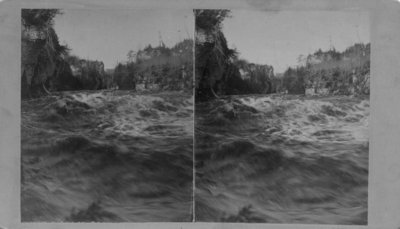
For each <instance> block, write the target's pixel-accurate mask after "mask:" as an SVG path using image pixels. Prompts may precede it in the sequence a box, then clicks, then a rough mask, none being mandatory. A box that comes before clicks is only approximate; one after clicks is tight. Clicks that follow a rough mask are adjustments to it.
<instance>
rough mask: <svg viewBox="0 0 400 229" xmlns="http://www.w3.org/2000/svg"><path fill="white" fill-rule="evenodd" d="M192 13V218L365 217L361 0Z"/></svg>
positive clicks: (363, 220)
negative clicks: (323, 6) (356, 4)
mask: <svg viewBox="0 0 400 229" xmlns="http://www.w3.org/2000/svg"><path fill="white" fill-rule="evenodd" d="M194 13H195V170H196V176H195V179H196V180H195V186H196V187H195V220H196V221H198V222H238V223H239V222H240V223H285V224H336V225H367V224H368V222H367V221H368V220H367V218H368V174H369V169H368V168H369V167H368V165H369V160H368V159H369V114H370V99H369V98H370V54H371V41H370V31H369V29H370V21H369V13H368V11H360V10H340V11H339V10H338V11H334V10H330V11H317V10H315V11H311V10H310V11H307V10H303V11H302V10H298V11H279V10H277V11H272V10H271V11H267V10H265V11H262V10H225V9H215V10H214V9H199V10H194Z"/></svg>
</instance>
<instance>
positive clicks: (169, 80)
mask: <svg viewBox="0 0 400 229" xmlns="http://www.w3.org/2000/svg"><path fill="white" fill-rule="evenodd" d="M127 56H128V61H127V62H126V63H119V64H118V65H117V66H116V67H115V70H114V82H115V84H116V85H117V86H118V88H119V89H132V90H134V89H139V90H140V89H144V90H146V89H157V90H191V89H192V88H193V86H192V85H193V40H192V39H185V40H183V41H181V42H179V43H177V44H176V45H175V46H173V47H172V48H168V47H166V46H165V45H164V44H163V43H162V42H161V44H160V45H159V46H157V47H152V46H151V45H148V46H147V47H146V48H144V49H142V50H138V51H136V52H135V51H133V50H131V51H129V52H128V55H127Z"/></svg>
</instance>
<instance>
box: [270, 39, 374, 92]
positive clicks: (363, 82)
mask: <svg viewBox="0 0 400 229" xmlns="http://www.w3.org/2000/svg"><path fill="white" fill-rule="evenodd" d="M370 53H371V45H370V44H369V43H368V44H361V43H360V44H355V45H353V46H351V47H349V48H347V49H346V50H345V51H343V52H337V51H336V50H335V49H334V48H332V49H331V50H329V51H325V52H324V51H322V50H318V51H316V52H315V53H313V54H310V55H308V56H306V57H302V56H300V58H299V62H300V63H299V64H300V66H298V67H296V68H288V69H287V70H286V71H285V72H284V73H283V77H282V78H280V80H279V83H278V85H277V91H279V92H287V93H289V94H304V93H306V90H308V93H312V94H336V95H351V94H362V95H369V93H370Z"/></svg>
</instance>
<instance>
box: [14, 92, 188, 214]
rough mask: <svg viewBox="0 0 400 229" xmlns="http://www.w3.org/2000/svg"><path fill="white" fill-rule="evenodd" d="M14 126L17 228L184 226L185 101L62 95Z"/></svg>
mask: <svg viewBox="0 0 400 229" xmlns="http://www.w3.org/2000/svg"><path fill="white" fill-rule="evenodd" d="M21 118H22V123H21V135H22V140H21V152H22V193H21V206H22V221H39V222H40V221H42V222H49V221H99V222H123V221H128V222H143V221H152V222H154V221H190V220H191V208H192V203H191V202H192V181H193V178H192V161H193V157H192V154H193V152H192V147H193V97H192V96H191V95H187V94H183V93H178V92H165V93H160V94H136V93H133V92H129V91H114V92H112V91H97V92H90V91H86V92H85V91H82V92H65V93H61V94H59V95H54V96H51V97H45V98H39V99H34V100H30V101H23V102H22V116H21Z"/></svg>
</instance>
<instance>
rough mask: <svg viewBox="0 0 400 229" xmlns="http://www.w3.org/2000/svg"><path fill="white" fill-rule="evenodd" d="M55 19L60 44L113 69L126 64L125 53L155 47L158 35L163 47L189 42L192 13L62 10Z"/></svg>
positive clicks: (192, 21)
mask: <svg viewBox="0 0 400 229" xmlns="http://www.w3.org/2000/svg"><path fill="white" fill-rule="evenodd" d="M63 12H64V14H62V15H57V16H56V18H55V26H54V28H55V30H56V32H57V34H58V37H59V40H60V42H61V44H67V45H68V46H69V47H70V48H71V49H72V51H71V53H72V54H74V55H77V56H79V57H81V58H88V59H92V60H96V59H97V60H101V61H103V62H104V65H105V68H113V67H115V65H116V64H117V63H118V62H121V61H126V60H127V56H126V55H127V53H128V51H129V50H131V49H133V50H137V49H139V48H144V47H145V46H147V45H148V44H151V45H152V46H153V47H154V46H157V45H158V44H159V33H160V34H161V37H162V40H163V41H164V43H165V45H166V46H167V47H172V46H173V45H175V44H176V43H177V42H179V41H182V40H183V39H185V38H188V36H189V37H190V38H193V28H194V18H193V11H192V10H121V9H115V10H86V9H74V10H69V9H64V10H63Z"/></svg>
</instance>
